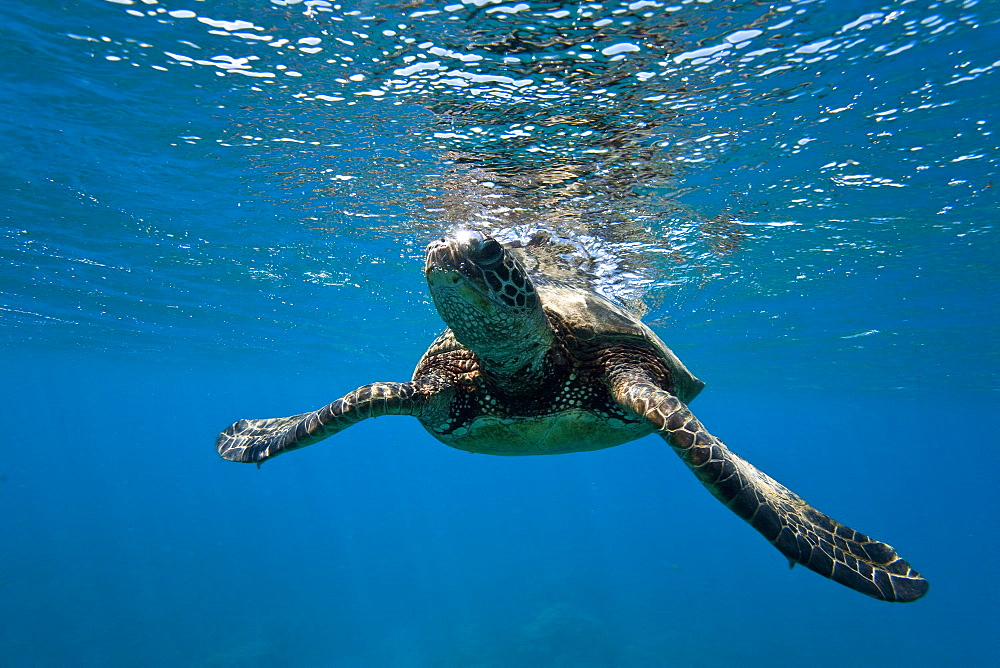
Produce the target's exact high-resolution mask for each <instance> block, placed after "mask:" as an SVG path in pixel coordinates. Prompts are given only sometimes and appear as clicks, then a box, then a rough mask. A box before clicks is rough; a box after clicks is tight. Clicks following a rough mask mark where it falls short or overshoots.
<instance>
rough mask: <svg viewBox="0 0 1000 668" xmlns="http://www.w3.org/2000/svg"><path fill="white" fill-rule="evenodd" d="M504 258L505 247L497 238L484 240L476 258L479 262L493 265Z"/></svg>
mask: <svg viewBox="0 0 1000 668" xmlns="http://www.w3.org/2000/svg"><path fill="white" fill-rule="evenodd" d="M502 259H503V247H502V246H501V245H500V244H499V243H498V242H497V240H496V239H487V240H486V241H484V242H483V245H482V246H480V247H479V251H478V252H477V253H476V260H477V262H478V263H479V264H483V265H491V264H496V263H497V262H500V260H502Z"/></svg>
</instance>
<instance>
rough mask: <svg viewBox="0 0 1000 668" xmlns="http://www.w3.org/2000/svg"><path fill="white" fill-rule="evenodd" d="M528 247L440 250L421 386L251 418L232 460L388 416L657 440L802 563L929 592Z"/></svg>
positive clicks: (606, 440) (489, 450)
mask: <svg viewBox="0 0 1000 668" xmlns="http://www.w3.org/2000/svg"><path fill="white" fill-rule="evenodd" d="M529 250H530V249H529ZM525 252H528V251H518V250H514V249H504V248H502V247H501V246H500V244H499V243H497V242H496V241H495V240H494V239H491V238H489V237H486V238H484V237H482V236H480V235H478V234H474V233H470V234H466V235H464V236H462V237H457V238H453V239H442V240H440V241H437V242H434V243H433V244H431V246H430V247H429V248H428V253H427V277H428V283H429V285H430V288H431V294H432V296H433V297H434V301H435V304H436V305H437V307H438V311H439V313H440V314H441V316H442V317H443V318H444V319H445V320H446V321H447V322H448V324H449V325H450V328H449V329H448V330H446V331H445V332H444V333H443V334H442V335H441V336H439V337H438V338H437V340H436V341H434V343H433V344H431V346H430V348H428V350H427V352H426V353H425V354H424V356H423V357H422V358H421V360H420V362H419V363H418V364H417V368H416V370H415V371H414V374H413V380H411V381H410V382H408V383H372V384H371V385H365V386H363V387H360V388H358V389H357V390H355V391H353V392H350V393H349V394H347V395H345V396H344V397H342V398H340V399H337V400H336V401H334V402H333V403H331V404H329V405H327V406H324V407H323V408H321V409H319V410H317V411H313V412H311V413H303V414H301V415H294V416H292V417H285V418H270V419H262V420H240V421H238V422H236V423H235V424H233V425H231V426H230V427H229V428H227V429H226V430H225V431H223V432H222V433H221V434H220V435H219V438H218V440H217V442H216V447H217V449H218V452H219V454H220V455H222V456H223V457H224V458H226V459H229V460H232V461H238V462H249V463H256V464H257V465H258V466H259V465H260V463H261V462H263V461H265V460H266V459H269V458H271V457H274V456H276V455H279V454H281V453H283V452H286V451H288V450H294V449H297V448H301V447H304V446H307V445H311V444H313V443H316V442H318V441H320V440H322V439H324V438H327V437H329V436H332V435H333V434H336V433H337V432H339V431H341V430H343V429H346V428H347V427H349V426H351V425H353V424H355V423H357V422H360V421H361V420H365V419H368V418H371V417H379V416H382V415H412V416H414V417H416V418H417V419H418V420H420V422H421V424H423V426H424V427H425V428H426V429H427V431H428V432H429V433H431V434H432V435H433V436H434V437H435V438H437V439H438V440H440V441H442V442H443V443H445V444H447V445H450V446H452V447H454V448H458V449H461V450H466V451H468V452H478V453H486V454H496V455H537V454H557V453H567V452H579V451H585V450H596V449H600V448H607V447H611V446H615V445H620V444H622V443H626V442H628V441H632V440H635V439H637V438H640V437H642V436H645V435H647V434H651V433H659V434H660V435H661V436H662V437H663V438H664V439H665V440H666V441H667V443H668V444H670V446H671V447H672V448H673V449H674V451H675V452H676V453H677V454H678V455H679V456H680V457H681V460H682V461H683V462H684V463H685V464H687V466H688V468H690V469H691V470H692V471H693V472H694V474H695V475H696V476H697V477H698V479H699V480H700V481H701V482H702V484H703V485H705V487H707V488H708V490H709V491H710V492H712V494H713V495H715V497H716V498H718V499H719V500H720V501H722V502H723V503H724V504H725V505H726V506H727V507H728V508H729V509H730V510H732V511H733V512H734V513H736V514H737V515H739V516H740V517H741V518H743V519H744V520H746V521H747V522H749V523H750V525H751V526H753V527H754V528H755V529H756V530H757V531H759V532H760V533H761V534H763V536H764V537H765V538H767V540H768V541H770V542H771V544H772V545H774V546H775V547H776V548H777V549H778V550H779V551H780V552H781V553H782V554H784V555H785V556H786V557H787V558H788V559H789V560H790V561H791V562H793V563H800V564H802V565H804V566H806V567H807V568H809V569H811V570H813V571H816V572H817V573H819V574H821V575H823V576H825V577H828V578H830V579H832V580H834V581H836V582H839V583H841V584H843V585H846V586H848V587H850V588H852V589H855V590H857V591H859V592H861V593H863V594H867V595H869V596H872V597H874V598H878V599H881V600H885V601H912V600H915V599H917V598H919V597H921V596H923V595H924V594H925V593H926V592H927V586H928V585H927V581H926V580H924V579H923V578H922V577H920V575H919V574H918V573H917V572H916V571H914V570H913V569H912V568H910V566H909V564H907V563H906V562H905V561H903V560H902V559H901V558H900V557H899V556H898V555H897V554H896V552H895V551H894V550H893V549H892V548H891V547H890V546H888V545H886V544H885V543H881V542H879V541H876V540H872V539H871V538H869V537H868V536H865V535H863V534H861V533H858V532H857V531H854V530H853V529H850V528H848V527H846V526H844V525H842V524H839V523H838V522H836V521H834V520H832V519H831V518H829V517H827V516H826V515H824V514H823V513H821V512H819V511H818V510H816V509H815V508H813V507H812V506H810V505H809V504H807V503H806V502H805V501H803V500H802V499H801V498H800V497H799V496H797V495H796V494H794V493H793V492H791V491H790V490H789V489H787V488H786V487H784V486H783V485H781V484H780V483H778V482H776V481H774V480H773V479H771V478H770V477H768V476H767V475H765V474H764V473H762V472H760V471H759V470H757V469H756V468H754V466H753V465H751V464H750V463H748V462H746V461H745V460H743V459H741V458H740V457H738V456H737V455H735V454H733V453H732V452H730V451H729V449H728V448H727V447H726V445H725V444H724V443H723V442H722V441H720V440H719V439H718V438H716V437H715V436H712V435H711V434H710V433H709V432H708V431H707V430H706V429H705V427H704V426H703V425H702V424H701V423H700V422H699V421H698V419H697V418H695V416H694V415H693V414H692V413H691V411H690V410H689V409H688V407H687V402H689V401H691V400H692V399H693V398H694V397H695V396H696V395H697V394H698V392H700V391H701V388H702V387H703V386H704V383H702V382H701V381H700V380H698V379H697V378H695V377H694V376H693V375H691V373H690V372H689V371H688V370H687V368H685V367H684V365H683V364H682V363H681V361H680V360H679V359H677V357H676V356H675V355H674V354H673V353H672V352H671V351H670V349H669V348H667V347H666V346H665V345H664V344H663V342H662V341H660V340H659V338H657V337H656V335H655V334H653V332H652V331H650V330H649V329H648V328H647V327H646V326H645V325H643V324H642V323H641V322H639V321H638V319H637V318H635V317H633V316H632V315H630V314H629V313H627V312H626V311H624V310H623V309H621V308H619V307H617V306H615V305H614V304H611V303H610V302H608V301H607V300H605V299H603V298H602V297H600V296H598V295H596V294H594V293H593V292H591V291H588V290H585V289H582V288H580V287H578V286H571V285H567V284H560V283H559V282H557V281H552V280H549V279H548V278H547V277H546V276H544V275H531V276H529V275H528V273H527V272H526V271H525V269H524V264H523V263H522V261H521V260H520V259H519V255H518V253H525ZM521 257H524V256H523V255H522V256H521Z"/></svg>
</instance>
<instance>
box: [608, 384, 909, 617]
mask: <svg viewBox="0 0 1000 668" xmlns="http://www.w3.org/2000/svg"><path fill="white" fill-rule="evenodd" d="M608 383H609V388H610V389H611V391H612V393H613V394H614V396H615V398H616V399H617V400H618V401H619V403H621V404H622V405H623V406H626V407H628V408H629V409H631V410H632V411H634V412H635V413H637V414H638V415H641V416H644V417H646V419H648V420H650V422H652V423H653V424H654V425H656V427H657V429H659V430H660V433H661V435H662V436H663V438H664V439H665V440H666V441H667V443H669V444H670V445H671V446H672V447H673V449H674V451H675V452H677V454H678V455H680V457H681V459H682V460H683V461H684V463H685V464H687V466H688V468H690V469H691V470H692V471H693V472H694V474H695V475H696V476H698V479H699V480H700V481H701V483H702V484H703V485H705V487H707V488H708V490H709V491H710V492H712V494H713V495H715V497H716V498H717V499H719V500H720V501H722V503H724V504H725V505H726V507H728V508H729V509H730V510H732V511H733V512H734V513H736V514H737V515H739V516H740V517H742V518H743V519H744V520H746V521H747V522H749V523H750V525H751V526H752V527H753V528H754V529H756V530H757V531H759V532H760V533H761V534H762V535H763V536H764V537H765V538H767V539H768V540H769V541H770V542H771V544H772V545H774V546H775V547H776V548H778V550H779V551H780V552H781V553H782V554H784V555H785V556H786V557H788V559H790V560H791V561H793V562H796V563H800V564H802V565H803V566H806V567H807V568H809V569H811V570H813V571H815V572H817V573H819V574H820V575H823V576H824V577H828V578H830V579H831V580H833V581H835V582H839V583H840V584H842V585H845V586H847V587H850V588H851V589H854V590H856V591H859V592H861V593H862V594H867V595H868V596H872V597H874V598H878V599H881V600H883V601H898V602H906V601H913V600H916V599H918V598H920V597H921V596H923V595H924V594H925V593H927V587H928V585H927V581H926V580H925V579H924V578H922V577H921V576H920V574H919V573H917V572H916V571H915V570H913V569H912V568H910V565H909V564H908V563H906V561H904V560H903V559H901V558H900V557H899V555H898V554H896V551H895V550H893V549H892V547H890V546H889V545H886V544H885V543H882V542H879V541H877V540H873V539H872V538H869V537H868V536H865V535H864V534H862V533H859V532H857V531H855V530H854V529H851V528H849V527H846V526H844V525H843V524H840V523H839V522H837V521H835V520H833V519H831V518H830V517H827V516H826V515H824V514H823V513H821V512H819V511H818V510H816V509H815V508H813V507H812V506H810V505H809V504H808V503H806V502H805V501H804V500H802V498H800V497H799V496H798V495H797V494H795V493H794V492H792V491H791V490H789V489H788V488H787V487H785V486H784V485H782V484H780V483H778V482H777V481H775V480H774V479H773V478H770V477H769V476H767V475H765V474H764V473H762V472H761V471H759V470H758V469H757V468H755V467H754V466H753V465H752V464H750V463H749V462H747V461H746V460H744V459H742V458H741V457H739V456H737V455H736V454H734V453H733V452H731V451H730V450H729V449H728V448H727V447H726V445H725V444H724V443H723V442H722V441H720V440H719V439H718V438H716V437H715V436H712V435H711V434H710V433H709V432H708V431H707V430H706V429H705V427H704V426H703V425H702V424H701V423H700V422H699V421H698V419H697V418H696V417H695V416H694V415H693V414H692V413H691V411H690V410H689V409H688V407H687V406H686V405H685V404H684V402H682V401H681V400H680V399H678V398H677V397H675V396H674V395H672V394H670V393H669V392H667V391H665V390H663V389H661V388H660V387H658V386H657V385H655V384H654V383H652V382H651V378H649V377H648V376H646V375H645V374H643V373H642V372H641V371H636V370H634V369H630V370H619V371H618V372H615V371H612V372H611V373H609V375H608Z"/></svg>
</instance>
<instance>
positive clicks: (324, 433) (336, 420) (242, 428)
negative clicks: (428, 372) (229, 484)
mask: <svg viewBox="0 0 1000 668" xmlns="http://www.w3.org/2000/svg"><path fill="white" fill-rule="evenodd" d="M439 395H440V392H439V391H438V390H437V389H436V388H435V387H434V386H433V385H429V384H427V383H419V382H415V381H412V382H409V383H372V384H371V385H364V386H362V387H359V388H358V389H356V390H354V391H353V392H350V393H348V394H346V395H344V396H343V397H341V398H340V399H337V400H336V401H334V402H333V403H330V404H327V405H326V406H324V407H323V408H320V409H319V410H316V411H312V412H311V413H302V414H301V415H293V416H291V417H283V418H264V419H257V420H239V421H238V422H235V423H233V424H231V425H229V427H227V428H226V429H225V430H224V431H223V432H222V433H221V434H219V438H218V439H216V441H215V448H216V450H217V451H218V452H219V455H221V456H222V457H223V458H224V459H228V460H230V461H234V462H246V463H250V464H257V466H260V465H261V463H262V462H264V461H265V460H267V459H270V458H271V457H276V456H277V455H280V454H281V453H283V452H288V451H289V450H296V449H298V448H304V447H305V446H307V445H312V444H313V443H317V442H319V441H322V440H323V439H324V438H327V437H329V436H333V435H334V434H336V433H337V432H339V431H342V430H344V429H346V428H347V427H350V426H351V425H353V424H357V423H358V422H361V421H362V420H366V419H368V418H373V417H379V416H382V415H417V416H419V415H421V414H423V413H424V411H426V410H428V408H429V407H430V406H431V405H432V404H433V401H434V398H435V397H437V396H439Z"/></svg>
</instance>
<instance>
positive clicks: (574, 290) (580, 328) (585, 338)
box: [532, 275, 705, 403]
mask: <svg viewBox="0 0 1000 668" xmlns="http://www.w3.org/2000/svg"><path fill="white" fill-rule="evenodd" d="M532 279H533V280H534V283H535V290H536V291H537V292H538V296H539V298H540V299H541V302H542V305H543V307H544V308H545V310H546V312H547V313H549V314H550V315H554V316H555V317H556V318H557V319H558V320H559V321H560V323H561V324H562V325H563V327H564V328H565V329H566V331H567V335H568V336H569V337H570V338H571V339H574V341H568V342H567V343H568V344H570V345H569V347H571V348H590V349H595V348H610V347H626V348H627V347H636V348H643V349H646V350H649V351H652V352H654V353H655V354H657V355H658V356H659V357H660V358H662V359H663V361H664V362H666V364H667V366H668V368H669V369H670V372H671V376H672V378H673V381H674V391H675V392H676V394H677V396H678V397H679V398H680V399H681V401H684V402H685V403H687V402H689V401H691V400H692V399H694V398H695V397H696V396H697V395H698V393H699V392H701V389H702V388H703V387H705V383H704V382H702V381H701V380H699V379H698V378H696V377H695V376H694V374H692V373H691V372H690V371H689V370H688V368H687V367H686V366H684V363H683V362H681V361H680V359H679V358H678V357H677V355H675V354H674V353H673V351H672V350H670V348H668V347H667V345H666V344H665V343H663V341H662V340H660V337H658V336H657V335H656V334H655V333H653V330H651V329H650V328H649V327H647V326H646V325H645V324H643V323H642V321H640V320H639V318H638V317H637V316H636V315H634V314H633V313H631V312H629V311H628V310H626V309H625V308H623V307H621V306H618V305H617V304H614V303H612V302H611V301H609V300H607V299H605V298H604V297H602V296H600V295H598V294H597V293H595V292H593V291H591V290H587V289H584V288H579V287H576V286H574V285H567V284H563V283H560V282H559V281H552V280H549V279H546V278H544V277H539V276H537V275H536V276H533V277H532Z"/></svg>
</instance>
